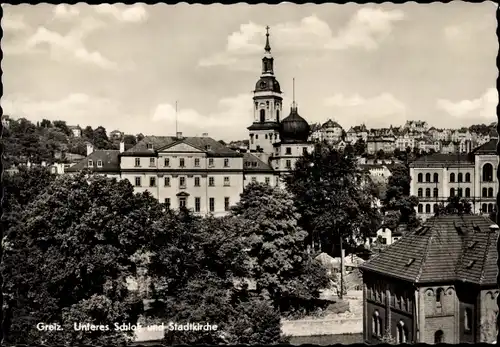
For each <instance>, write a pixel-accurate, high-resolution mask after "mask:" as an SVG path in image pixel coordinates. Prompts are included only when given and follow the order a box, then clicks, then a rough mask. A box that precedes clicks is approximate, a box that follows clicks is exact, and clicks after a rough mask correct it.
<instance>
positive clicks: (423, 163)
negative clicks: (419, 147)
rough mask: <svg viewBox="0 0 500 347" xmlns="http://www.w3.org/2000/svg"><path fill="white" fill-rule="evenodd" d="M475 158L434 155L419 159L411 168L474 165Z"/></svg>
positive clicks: (458, 155)
mask: <svg viewBox="0 0 500 347" xmlns="http://www.w3.org/2000/svg"><path fill="white" fill-rule="evenodd" d="M473 164H474V158H473V157H472V156H471V155H469V154H443V153H434V154H430V155H425V156H423V157H420V158H418V159H417V160H415V161H414V162H413V163H411V164H410V167H433V166H443V165H461V166H463V165H473Z"/></svg>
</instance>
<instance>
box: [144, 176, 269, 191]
mask: <svg viewBox="0 0 500 347" xmlns="http://www.w3.org/2000/svg"><path fill="white" fill-rule="evenodd" d="M193 180H194V182H193V186H194V187H200V186H201V185H200V177H199V176H195V177H193ZM251 181H252V182H253V183H255V182H257V177H252V178H251ZM134 183H135V186H136V187H142V177H140V176H137V177H135V182H134ZM265 183H266V184H270V183H271V179H270V178H269V177H266V178H265ZM163 185H164V186H165V187H170V186H171V179H170V177H164V178H163ZM149 186H150V187H156V177H149ZM208 186H209V187H215V177H209V178H208ZM230 186H231V181H230V177H227V176H226V177H224V187H230ZM186 187H187V186H186V177H185V176H179V188H186Z"/></svg>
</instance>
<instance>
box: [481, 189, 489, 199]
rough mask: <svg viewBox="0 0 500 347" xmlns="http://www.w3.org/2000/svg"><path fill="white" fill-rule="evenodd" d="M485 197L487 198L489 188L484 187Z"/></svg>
mask: <svg viewBox="0 0 500 347" xmlns="http://www.w3.org/2000/svg"><path fill="white" fill-rule="evenodd" d="M482 195H483V198H486V197H487V196H488V189H486V188H483V194H482Z"/></svg>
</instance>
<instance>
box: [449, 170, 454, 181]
mask: <svg viewBox="0 0 500 347" xmlns="http://www.w3.org/2000/svg"><path fill="white" fill-rule="evenodd" d="M450 182H455V174H454V173H453V172H452V173H451V174H450Z"/></svg>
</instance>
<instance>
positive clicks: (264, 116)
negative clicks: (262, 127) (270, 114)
mask: <svg viewBox="0 0 500 347" xmlns="http://www.w3.org/2000/svg"><path fill="white" fill-rule="evenodd" d="M260 121H261V122H262V123H263V122H265V121H266V110H260Z"/></svg>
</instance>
